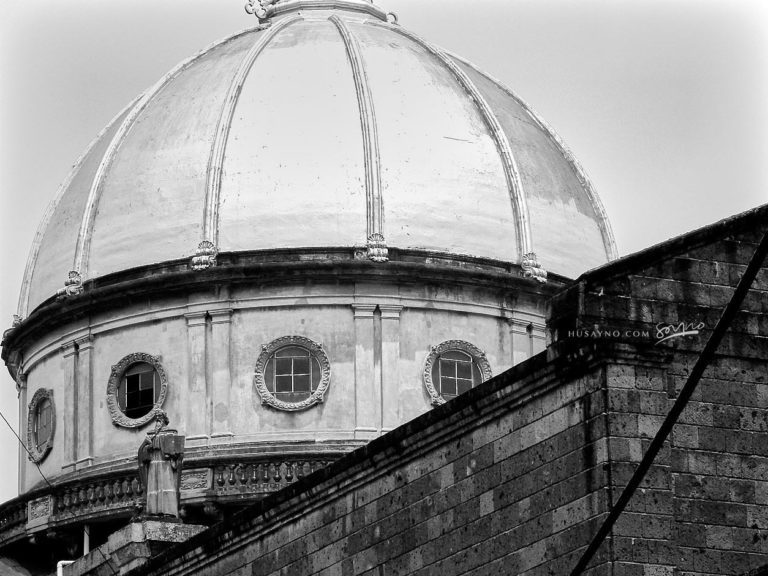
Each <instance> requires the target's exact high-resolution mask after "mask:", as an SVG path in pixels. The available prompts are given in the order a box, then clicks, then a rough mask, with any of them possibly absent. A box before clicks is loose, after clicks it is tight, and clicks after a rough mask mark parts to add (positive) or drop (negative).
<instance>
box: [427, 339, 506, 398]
mask: <svg viewBox="0 0 768 576" xmlns="http://www.w3.org/2000/svg"><path fill="white" fill-rule="evenodd" d="M449 350H461V351H462V352H466V353H467V354H469V355H470V356H472V361H473V362H474V363H475V364H476V365H477V367H478V368H479V369H480V374H481V376H482V378H483V382H485V381H486V380H489V379H490V378H491V376H493V373H492V372H491V365H490V364H489V363H488V358H486V356H485V352H483V351H482V350H480V348H478V347H477V346H475V345H474V344H470V343H469V342H465V341H464V340H446V341H445V342H443V343H442V344H438V345H437V346H432V349H431V350H430V352H429V354H427V358H426V360H425V361H424V372H423V373H422V379H423V381H424V387H425V388H426V389H427V394H429V397H430V400H431V401H432V404H433V405H434V406H439V405H440V404H445V398H443V397H442V396H441V395H440V393H439V392H438V391H437V387H436V386H435V383H434V382H433V381H432V368H433V367H434V365H435V362H436V361H437V359H438V358H439V357H440V355H441V354H443V353H445V352H448V351H449Z"/></svg>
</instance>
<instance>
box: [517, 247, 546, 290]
mask: <svg viewBox="0 0 768 576" xmlns="http://www.w3.org/2000/svg"><path fill="white" fill-rule="evenodd" d="M520 267H521V268H522V269H523V276H524V277H525V278H533V279H534V280H537V281H538V282H541V283H542V284H543V283H544V282H546V281H547V271H546V270H544V268H542V267H541V264H539V260H538V259H537V258H536V253H534V252H528V254H523V262H522V263H521V264H520Z"/></svg>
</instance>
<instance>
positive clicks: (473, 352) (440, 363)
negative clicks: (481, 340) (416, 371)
mask: <svg viewBox="0 0 768 576" xmlns="http://www.w3.org/2000/svg"><path fill="white" fill-rule="evenodd" d="M490 377H491V366H490V364H489V363H488V359H487V358H486V357H485V353H484V352H483V351H482V350H480V349H479V348H477V347H476V346H474V345H473V344H470V343H469V342H464V341H463V340H448V341H446V342H443V343H442V344H440V345H438V346H433V347H432V350H431V351H430V353H429V354H428V355H427V359H426V361H425V366H424V374H423V379H424V386H425V388H426V389H427V393H428V394H429V396H430V398H431V400H432V403H433V404H435V405H437V404H443V403H445V402H446V401H447V400H450V399H452V398H455V397H456V396H458V395H459V394H463V393H464V392H466V391H467V390H470V389H471V388H473V387H474V386H477V385H478V384H480V383H481V382H485V381H486V380H488V379H489V378H490Z"/></svg>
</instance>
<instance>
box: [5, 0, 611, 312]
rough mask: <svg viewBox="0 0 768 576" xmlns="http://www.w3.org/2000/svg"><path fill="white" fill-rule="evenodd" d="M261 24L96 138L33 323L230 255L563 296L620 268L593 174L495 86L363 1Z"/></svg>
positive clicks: (29, 292)
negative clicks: (406, 267)
mask: <svg viewBox="0 0 768 576" xmlns="http://www.w3.org/2000/svg"><path fill="white" fill-rule="evenodd" d="M263 4H271V3H263ZM331 8H343V10H331ZM267 9H268V10H269V11H270V20H269V22H268V23H267V24H263V25H259V26H258V27H256V28H253V29H249V30H246V31H243V32H241V33H238V34H235V35H233V36H231V37H229V38H226V39H224V40H222V41H220V42H217V43H215V44H213V45H212V46H210V47H208V48H206V49H205V50H203V51H201V52H200V53H199V54H197V55H196V56H194V57H192V58H191V59H189V60H187V61H185V62H182V63H181V64H179V65H178V66H177V67H176V68H174V69H173V70H172V71H170V72H169V73H168V74H167V75H166V76H165V77H163V78H162V79H161V80H160V81H159V82H158V83H157V84H156V85H155V86H153V87H152V88H150V89H149V90H148V91H147V92H145V93H144V94H143V95H141V96H140V97H139V98H138V99H136V100H135V101H134V102H132V103H131V104H130V105H129V106H128V107H127V108H126V109H125V110H123V111H122V112H121V113H120V114H118V116H117V117H116V118H115V119H114V120H113V121H112V122H111V123H110V125H109V126H108V127H107V128H105V130H104V131H103V132H102V133H101V134H100V135H99V136H98V137H97V138H96V139H95V141H94V142H93V143H92V145H91V146H90V148H89V149H88V150H87V151H86V152H85V154H84V155H83V156H82V158H81V159H80V161H79V162H78V163H77V165H76V166H75V168H74V169H73V172H72V174H71V175H70V176H69V178H68V179H67V181H66V182H65V184H64V185H63V186H62V188H61V190H60V192H59V194H58V195H57V197H56V198H55V200H54V202H53V203H52V205H51V207H50V209H49V211H48V213H47V214H46V217H45V218H44V221H43V223H42V224H41V227H40V230H39V232H38V235H37V238H36V240H35V244H34V245H33V248H32V253H31V255H30V260H29V264H28V267H27V272H26V275H25V280H24V284H23V287H22V294H21V299H20V309H19V315H20V316H21V317H26V316H27V315H28V314H29V313H30V312H31V311H32V310H34V309H35V308H36V307H37V306H39V305H40V304H41V303H43V302H45V301H46V300H48V299H49V298H51V297H52V296H55V295H56V293H57V292H61V290H62V287H63V286H65V285H66V286H68V287H69V288H72V287H73V286H74V287H75V288H77V287H78V286H79V285H80V284H81V283H82V282H85V281H87V280H90V279H94V278H99V277H102V276H106V275H109V274H113V273H116V272H120V271H125V270H129V269H134V268H138V267H144V266H148V265H152V264H157V263H162V262H169V261H176V260H187V261H188V262H189V266H190V267H192V268H194V269H200V268H206V267H208V266H212V265H215V263H216V257H217V255H218V254H223V253H230V252H231V253H237V252H243V251H260V250H270V249H275V248H281V249H304V248H310V249H314V248H328V247H353V248H361V249H362V252H363V254H367V256H368V257H369V258H370V259H372V260H374V261H380V262H382V265H383V266H386V264H384V263H383V262H385V261H386V259H387V254H388V253H389V252H390V251H391V250H392V249H393V248H398V249H404V250H420V251H425V252H427V253H430V252H434V253H447V254H454V255H464V256H471V257H476V258H482V259H489V260H495V261H501V262H506V263H511V264H515V265H520V264H525V263H526V258H527V262H528V263H529V264H531V263H533V265H536V264H537V262H538V265H540V266H541V267H542V268H543V269H544V270H546V271H548V272H550V273H554V274H558V275H561V276H565V277H575V276H577V275H578V274H580V273H581V272H583V271H585V270H586V269H589V268H592V267H595V266H598V265H600V264H602V263H604V262H606V261H608V260H609V259H611V258H613V257H615V246H614V243H613V239H612V234H611V230H610V226H609V224H608V221H607V219H606V216H605V212H604V210H603V208H602V207H601V205H600V202H599V200H598V197H597V196H596V194H595V193H594V191H593V189H592V186H591V184H590V182H589V180H588V179H587V178H586V176H585V175H584V172H583V171H582V170H581V168H580V167H579V165H578V163H577V162H576V161H575V159H574V158H573V156H572V155H571V154H570V153H569V151H568V150H567V149H566V148H565V146H564V145H563V143H562V142H561V141H560V140H559V139H558V137H557V136H556V135H555V134H554V133H553V132H552V130H551V129H550V128H548V127H547V125H546V124H545V123H544V122H543V121H542V120H541V119H540V118H539V117H538V116H537V115H536V114H535V113H534V112H532V111H531V109H530V108H529V107H528V106H527V105H526V104H525V103H524V102H523V101H522V100H521V99H520V98H518V97H517V96H516V95H515V94H513V93H512V92H511V91H510V90H508V89H507V88H505V87H504V86H503V85H501V84H500V83H499V82H497V81H495V80H494V79H492V78H491V77H490V76H488V75H486V74H485V73H483V72H481V71H479V70H478V69H477V68H476V67H474V66H473V65H472V64H470V63H469V62H467V61H465V60H463V59H461V58H459V57H457V56H454V55H451V54H448V53H446V52H444V51H442V50H440V49H438V48H436V47H434V46H432V45H430V44H428V43H427V42H425V41H424V40H422V39H421V38H419V37H417V36H416V35H414V34H412V33H411V32H408V31H407V30H405V29H403V28H402V27H400V26H399V25H398V24H397V23H396V22H392V21H388V19H387V15H386V14H385V13H384V12H382V11H381V10H379V9H378V8H376V7H375V6H373V5H372V4H370V3H368V2H367V1H365V0H337V1H334V2H319V3H318V2H314V3H312V2H307V1H306V0H283V1H282V2H279V3H277V4H274V5H269V6H268V7H267ZM297 87H298V89H297ZM366 250H367V252H365V251H366Z"/></svg>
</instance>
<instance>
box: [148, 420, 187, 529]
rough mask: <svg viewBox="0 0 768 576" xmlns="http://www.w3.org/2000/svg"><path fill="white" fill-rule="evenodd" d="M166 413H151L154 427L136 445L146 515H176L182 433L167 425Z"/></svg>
mask: <svg viewBox="0 0 768 576" xmlns="http://www.w3.org/2000/svg"><path fill="white" fill-rule="evenodd" d="M168 424H169V420H168V415H167V414H166V413H165V412H164V411H163V410H158V411H157V412H156V413H155V430H154V432H152V433H151V434H147V437H146V438H145V439H144V442H142V443H141V446H139V478H140V479H141V483H142V485H143V486H144V493H145V495H146V497H147V501H146V505H145V507H144V515H146V516H165V517H168V516H172V517H174V518H178V517H179V492H180V483H181V465H182V460H183V459H184V436H181V435H179V434H177V433H176V430H173V429H171V428H167V426H168Z"/></svg>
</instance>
